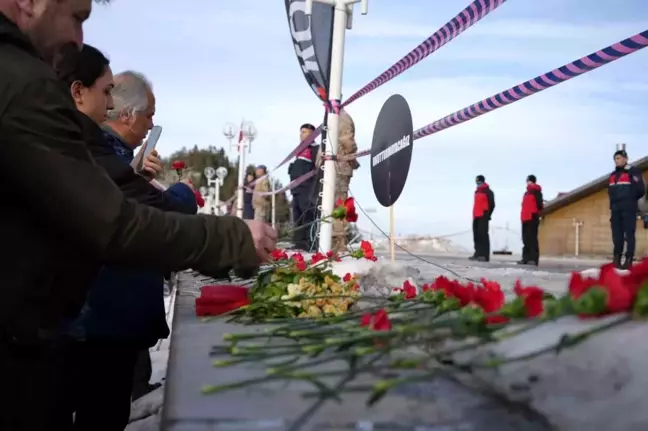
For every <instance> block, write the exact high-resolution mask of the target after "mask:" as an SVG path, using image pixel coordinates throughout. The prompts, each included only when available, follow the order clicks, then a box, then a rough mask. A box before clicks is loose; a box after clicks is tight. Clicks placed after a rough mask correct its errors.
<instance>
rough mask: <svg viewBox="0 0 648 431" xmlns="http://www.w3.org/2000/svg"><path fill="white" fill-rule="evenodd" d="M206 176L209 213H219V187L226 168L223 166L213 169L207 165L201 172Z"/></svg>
mask: <svg viewBox="0 0 648 431" xmlns="http://www.w3.org/2000/svg"><path fill="white" fill-rule="evenodd" d="M203 173H204V174H205V176H206V177H207V186H208V187H209V188H208V192H209V208H210V209H211V211H210V212H211V214H215V215H221V205H220V188H221V186H222V185H223V180H224V179H225V177H226V176H227V169H226V168H224V167H223V166H221V167H219V168H218V169H214V168H212V167H211V166H207V167H206V168H205V171H204V172H203Z"/></svg>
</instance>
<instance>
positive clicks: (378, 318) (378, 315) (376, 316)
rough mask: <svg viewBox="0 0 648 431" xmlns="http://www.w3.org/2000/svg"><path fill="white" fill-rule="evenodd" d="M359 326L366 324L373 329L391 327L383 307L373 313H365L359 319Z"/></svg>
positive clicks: (383, 329) (381, 329)
mask: <svg viewBox="0 0 648 431" xmlns="http://www.w3.org/2000/svg"><path fill="white" fill-rule="evenodd" d="M360 326H366V327H368V328H369V329H372V330H374V331H390V330H391V328H392V324H391V320H389V315H388V314H387V311H386V310H385V309H384V308H381V309H380V310H378V311H376V312H375V313H373V314H372V313H365V314H363V315H362V318H361V320H360Z"/></svg>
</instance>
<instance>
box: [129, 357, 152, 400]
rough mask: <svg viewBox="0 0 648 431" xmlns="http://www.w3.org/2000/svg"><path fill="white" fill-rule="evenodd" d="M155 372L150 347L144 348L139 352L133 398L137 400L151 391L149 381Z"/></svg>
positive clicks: (134, 375)
mask: <svg viewBox="0 0 648 431" xmlns="http://www.w3.org/2000/svg"><path fill="white" fill-rule="evenodd" d="M151 374H153V365H152V364H151V354H150V353H149V349H142V350H140V351H138V352H137V361H136V362H135V372H134V374H133V400H136V399H138V398H140V397H142V396H144V395H146V394H148V393H149V392H150V386H149V382H150V381H151Z"/></svg>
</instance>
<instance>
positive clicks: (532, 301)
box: [513, 280, 544, 317]
mask: <svg viewBox="0 0 648 431" xmlns="http://www.w3.org/2000/svg"><path fill="white" fill-rule="evenodd" d="M513 291H514V292H515V294H516V295H517V296H518V297H519V298H520V299H522V302H523V303H524V310H525V314H526V317H538V316H539V315H541V314H542V313H543V311H544V291H543V290H542V289H540V288H539V287H537V286H526V287H525V286H522V282H521V281H520V280H517V281H516V282H515V287H514V288H513Z"/></svg>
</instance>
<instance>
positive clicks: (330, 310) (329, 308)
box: [322, 304, 339, 316]
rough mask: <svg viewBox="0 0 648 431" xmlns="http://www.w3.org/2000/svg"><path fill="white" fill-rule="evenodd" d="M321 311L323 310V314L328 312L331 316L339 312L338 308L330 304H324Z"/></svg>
mask: <svg viewBox="0 0 648 431" xmlns="http://www.w3.org/2000/svg"><path fill="white" fill-rule="evenodd" d="M322 311H324V314H329V315H333V316H337V315H338V314H339V313H338V310H337V309H336V308H335V306H333V305H332V304H326V305H325V306H324V308H323V309H322Z"/></svg>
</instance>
